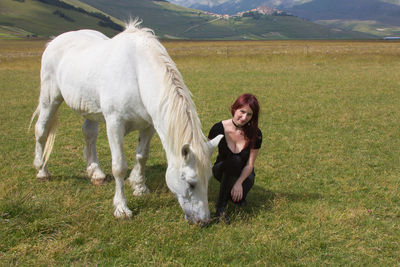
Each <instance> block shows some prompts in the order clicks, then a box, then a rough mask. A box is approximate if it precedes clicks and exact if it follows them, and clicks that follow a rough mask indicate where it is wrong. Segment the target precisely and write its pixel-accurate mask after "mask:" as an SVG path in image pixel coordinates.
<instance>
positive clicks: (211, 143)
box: [207, 134, 224, 155]
mask: <svg viewBox="0 0 400 267" xmlns="http://www.w3.org/2000/svg"><path fill="white" fill-rule="evenodd" d="M222 137H224V135H223V134H219V135H217V136H216V137H214V138H213V139H211V140H210V141H208V143H207V146H208V150H209V151H210V155H212V153H213V152H214V150H215V149H216V148H217V146H218V144H219V142H220V141H221V139H222Z"/></svg>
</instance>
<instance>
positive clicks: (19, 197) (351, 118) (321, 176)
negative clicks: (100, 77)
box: [0, 41, 400, 266]
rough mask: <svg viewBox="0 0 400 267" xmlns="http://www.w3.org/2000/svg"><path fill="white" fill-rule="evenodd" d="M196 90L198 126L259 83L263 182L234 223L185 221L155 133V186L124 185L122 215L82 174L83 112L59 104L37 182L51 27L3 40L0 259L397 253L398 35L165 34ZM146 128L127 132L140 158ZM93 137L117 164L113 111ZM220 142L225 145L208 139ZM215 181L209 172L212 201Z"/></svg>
mask: <svg viewBox="0 0 400 267" xmlns="http://www.w3.org/2000/svg"><path fill="white" fill-rule="evenodd" d="M165 46H166V47H167V49H168V50H169V51H170V53H171V56H172V57H173V58H174V59H175V62H176V63H177V65H178V68H179V69H180V71H181V72H182V74H183V77H184V79H185V82H186V84H187V85H188V87H189V88H190V90H191V91H192V93H193V95H194V97H193V99H194V102H195V103H196V106H197V110H198V113H199V116H200V119H201V121H202V124H203V131H204V132H205V133H206V134H207V133H208V130H209V128H210V127H211V126H212V125H213V123H215V122H217V121H219V120H222V119H225V118H228V117H229V105H230V104H231V102H232V101H233V100H234V99H235V98H236V97H237V96H238V95H239V94H241V93H243V92H251V93H254V94H256V95H257V96H258V99H259V101H260V103H261V109H262V112H261V118H260V128H261V130H262V132H263V138H264V139H263V145H262V148H261V150H260V153H259V156H258V158H257V161H256V174H257V176H256V182H255V186H254V187H253V189H252V191H250V194H249V196H248V205H247V206H246V207H245V208H243V209H237V208H235V207H233V206H229V207H228V210H229V213H230V218H231V222H232V223H231V225H226V224H223V223H221V224H211V225H210V226H209V227H207V228H199V227H196V226H192V225H189V224H187V223H186V222H185V220H184V218H183V212H182V211H181V209H180V207H179V204H178V202H177V201H176V200H175V197H174V196H173V195H172V194H171V193H170V192H169V191H168V189H167V187H166V184H165V181H164V172H165V170H166V158H165V154H164V152H163V150H162V147H161V143H160V140H159V139H158V137H157V136H156V137H155V138H154V139H153V142H152V145H151V152H150V159H149V161H148V168H147V176H148V186H149V188H150V189H151V191H152V192H151V194H150V195H148V196H145V197H141V198H135V197H133V196H132V195H131V193H132V191H131V189H130V188H129V187H126V193H127V199H128V206H129V208H130V209H131V210H132V211H133V212H134V217H133V219H132V220H122V221H121V220H116V219H114V218H113V216H112V212H113V207H112V197H113V193H114V182H113V181H112V180H111V179H110V180H111V181H110V182H109V183H106V184H105V185H104V186H100V187H95V186H93V185H92V184H91V183H90V181H89V180H88V179H86V178H85V163H84V160H83V155H82V148H83V138H82V133H81V130H80V128H81V124H82V123H83V120H82V118H80V117H79V116H78V115H76V114H75V113H73V112H72V111H71V110H69V109H68V108H67V107H66V106H65V105H62V107H61V109H60V125H59V131H58V135H57V138H56V143H55V148H54V150H53V154H52V156H51V158H50V161H49V169H50V172H51V173H52V175H53V179H52V180H51V181H49V182H38V181H37V180H36V178H35V175H36V172H35V170H34V168H33V166H32V162H33V152H34V136H33V131H32V130H31V131H30V132H27V128H28V124H29V120H30V117H31V114H32V112H33V111H34V110H35V107H36V105H37V99H38V95H39V69H40V54H41V52H42V50H43V47H44V43H43V42H32V41H18V42H15V41H0V93H1V95H0V122H1V131H0V147H1V157H2V158H1V161H0V164H1V165H0V168H1V176H0V265H2V266H10V265H27V266H28V265H29V266H48V265H52V266H59V265H72V266H82V265H85V266H86V265H88V266H96V265H99V266H132V265H140V266H142V265H144V266H146V265H161V266H221V265H222V266H227V265H233V266H327V265H329V266H343V265H345V266H346V265H352V266H398V265H399V264H400V254H399V251H400V182H399V176H400V157H399V156H400V153H399V148H400V136H399V133H400V105H399V103H400V43H398V42H397V43H396V42H342V41H340V42H339V41H337V42H324V41H307V42H306V41H296V42H294V41H279V42H277V41H276V42H201V43H196V42H167V43H165ZM136 140H137V134H130V135H129V136H127V138H126V142H125V146H126V147H125V153H126V156H127V159H128V162H129V164H130V166H132V165H133V163H134V157H135V148H136V143H137V141H136ZM98 152H99V159H100V163H101V164H102V166H103V170H104V171H105V172H106V173H108V174H110V173H111V166H110V162H111V157H110V153H109V148H108V143H107V140H106V134H105V129H104V125H103V126H101V129H100V135H99V140H98ZM214 157H215V155H214ZM217 193H218V184H217V182H215V180H214V179H211V180H210V187H209V201H210V209H211V212H214V211H215V207H214V206H215V200H216V197H217Z"/></svg>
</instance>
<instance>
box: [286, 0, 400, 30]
mask: <svg viewBox="0 0 400 267" xmlns="http://www.w3.org/2000/svg"><path fill="white" fill-rule="evenodd" d="M382 2H386V3H382ZM388 3H391V5H389V4H388ZM290 10H291V12H292V13H293V14H297V15H299V16H301V17H304V18H307V19H310V20H312V21H315V22H317V23H320V24H321V25H326V26H330V27H340V28H342V29H346V30H349V31H358V32H362V33H368V34H373V35H376V36H381V37H383V36H399V35H400V19H399V13H400V2H399V1H398V0H394V1H377V0H356V1H354V0H353V1H347V0H341V1H329V0H318V1H313V2H310V3H307V4H304V5H300V6H295V7H293V8H292V9H290Z"/></svg>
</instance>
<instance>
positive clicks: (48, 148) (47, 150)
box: [28, 103, 58, 167]
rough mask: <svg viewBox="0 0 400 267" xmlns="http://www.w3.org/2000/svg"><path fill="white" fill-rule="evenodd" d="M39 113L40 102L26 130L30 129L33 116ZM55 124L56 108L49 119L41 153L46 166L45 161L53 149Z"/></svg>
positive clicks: (56, 122)
mask: <svg viewBox="0 0 400 267" xmlns="http://www.w3.org/2000/svg"><path fill="white" fill-rule="evenodd" d="M39 113H40V103H39V105H38V106H37V107H36V110H35V111H34V112H33V114H32V118H31V121H30V123H29V128H28V131H29V130H30V129H31V126H32V123H33V121H34V119H35V117H36V116H37V115H38V114H39ZM57 126H58V112H57V110H56V112H55V114H54V115H53V118H52V119H51V122H50V126H49V134H48V136H47V140H46V144H45V146H44V151H43V155H42V160H43V159H44V164H43V167H45V166H46V164H47V161H48V160H49V157H50V154H51V151H52V150H53V147H54V141H55V140H56V132H57Z"/></svg>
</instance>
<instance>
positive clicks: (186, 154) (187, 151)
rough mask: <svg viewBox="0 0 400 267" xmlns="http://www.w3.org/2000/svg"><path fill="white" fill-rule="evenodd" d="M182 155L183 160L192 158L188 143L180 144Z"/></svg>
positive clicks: (187, 160)
mask: <svg viewBox="0 0 400 267" xmlns="http://www.w3.org/2000/svg"><path fill="white" fill-rule="evenodd" d="M181 152H182V157H183V159H184V160H185V162H189V161H190V160H191V159H192V158H193V151H192V149H191V148H190V145H189V144H184V145H183V146H182V150H181Z"/></svg>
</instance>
